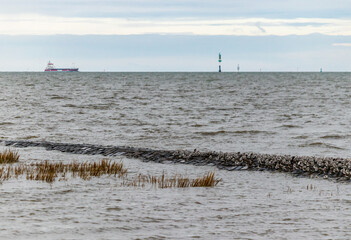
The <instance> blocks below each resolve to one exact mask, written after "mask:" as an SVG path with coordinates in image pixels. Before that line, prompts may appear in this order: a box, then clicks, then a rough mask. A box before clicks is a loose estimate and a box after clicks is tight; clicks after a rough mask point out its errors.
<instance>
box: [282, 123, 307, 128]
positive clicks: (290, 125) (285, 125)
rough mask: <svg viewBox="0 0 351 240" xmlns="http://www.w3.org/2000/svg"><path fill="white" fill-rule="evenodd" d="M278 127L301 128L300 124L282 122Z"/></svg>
mask: <svg viewBox="0 0 351 240" xmlns="http://www.w3.org/2000/svg"><path fill="white" fill-rule="evenodd" d="M280 127H282V128H302V126H298V125H294V124H283V125H281V126H280Z"/></svg>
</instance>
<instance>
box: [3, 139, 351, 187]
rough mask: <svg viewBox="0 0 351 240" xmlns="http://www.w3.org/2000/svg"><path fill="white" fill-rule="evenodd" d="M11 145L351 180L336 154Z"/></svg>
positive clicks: (349, 164) (350, 167)
mask: <svg viewBox="0 0 351 240" xmlns="http://www.w3.org/2000/svg"><path fill="white" fill-rule="evenodd" d="M1 142H3V143H4V144H5V146H8V147H17V148H24V147H43V148H45V149H46V150H47V151H53V150H56V151H60V152H66V153H72V154H84V155H103V156H106V157H108V156H118V155H122V156H126V157H128V158H135V159H140V160H142V161H144V162H150V161H152V162H156V163H164V164H167V163H181V164H192V165H195V166H206V165H207V166H215V167H217V168H218V169H222V170H228V171H243V170H249V171H276V172H285V173H291V174H292V175H294V176H304V177H315V178H324V179H329V178H332V179H335V180H337V181H350V179H351V159H347V158H336V157H335V158H334V157H313V156H292V155H276V154H258V153H250V152H244V153H241V152H236V153H234V152H214V151H212V152H199V151H197V150H196V149H195V150H194V151H188V150H155V149H149V148H135V147H128V146H102V145H93V144H71V143H55V142H46V141H23V140H1Z"/></svg>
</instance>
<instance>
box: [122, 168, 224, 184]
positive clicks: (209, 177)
mask: <svg viewBox="0 0 351 240" xmlns="http://www.w3.org/2000/svg"><path fill="white" fill-rule="evenodd" d="M220 181H221V180H220V179H217V178H215V172H214V171H213V172H208V173H206V174H205V175H203V176H202V177H198V178H196V179H190V178H189V177H183V176H182V175H175V176H172V177H167V176H166V175H165V174H164V173H163V174H162V175H161V176H153V175H143V174H139V175H138V176H137V177H136V178H134V180H133V181H131V182H123V184H122V185H124V186H133V187H144V186H145V185H146V184H150V185H152V186H154V187H158V188H188V187H215V186H217V184H218V183H219V182H220Z"/></svg>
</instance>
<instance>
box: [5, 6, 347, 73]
mask: <svg viewBox="0 0 351 240" xmlns="http://www.w3.org/2000/svg"><path fill="white" fill-rule="evenodd" d="M350 12H351V4H350V1H349V0H347V1H346V0H334V1H330V0H328V1H326V0H318V1H317V0H285V1H281V0H221V1H213V0H211V1H210V0H167V1H166V0H60V1H57V0H56V1H52V0H30V1H28V0H11V1H8V0H0V52H1V53H2V54H1V55H0V56H1V57H0V71H43V69H44V68H45V66H46V63H47V62H48V61H49V60H50V61H52V62H54V63H55V65H56V66H57V67H71V66H73V65H74V66H76V67H79V68H80V70H81V71H206V72H207V71H209V72H211V71H217V69H218V62H217V60H218V53H219V52H221V54H222V59H223V62H222V69H223V71H229V72H230V71H236V67H237V65H238V64H240V69H241V71H259V70H260V69H261V70H262V71H319V69H320V68H323V70H324V71H351V64H350V62H351V61H350V60H351V16H350Z"/></svg>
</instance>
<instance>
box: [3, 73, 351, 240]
mask: <svg viewBox="0 0 351 240" xmlns="http://www.w3.org/2000/svg"><path fill="white" fill-rule="evenodd" d="M0 84H1V94H0V111H1V115H0V116H1V117H0V126H1V132H0V138H1V139H2V140H7V139H8V140H19V139H22V140H31V141H52V142H66V143H90V144H100V145H114V146H122V145H123V146H132V147H148V148H152V149H188V150H193V149H197V150H200V151H224V152H238V151H240V152H256V153H275V154H291V155H308V156H338V157H345V158H348V157H350V156H351V148H350V143H351V127H350V123H351V120H350V119H351V114H350V111H349V109H350V106H351V104H350V101H351V100H350V99H351V98H350V97H351V73H0ZM1 149H5V147H4V146H2V147H1ZM16 150H18V151H19V154H20V162H21V163H31V162H37V161H42V160H48V161H52V162H70V161H72V160H76V161H95V160H99V159H101V158H103V156H99V155H95V156H85V155H73V154H68V153H60V152H55V151H53V152H49V151H45V150H44V149H41V148H23V149H22V148H21V149H16ZM110 159H111V160H113V161H118V162H119V161H123V163H124V165H125V166H126V167H127V168H128V169H129V170H130V174H132V175H133V174H138V173H143V174H154V175H161V174H162V173H166V174H169V175H172V174H183V175H187V176H189V177H197V176H201V175H203V174H204V173H206V172H208V171H212V170H214V168H213V167H211V166H203V167H199V166H190V165H173V164H157V163H143V162H141V161H140V160H138V159H127V158H124V157H123V156H115V157H110ZM215 171H216V176H217V177H219V178H221V179H222V181H221V182H220V184H219V185H218V186H216V187H214V188H187V189H155V188H153V187H150V186H149V187H145V188H134V187H125V186H121V185H120V183H119V182H118V180H117V179H116V178H114V177H108V176H106V177H101V178H93V179H91V180H89V181H84V180H81V179H68V180H67V181H56V182H54V183H52V184H48V183H42V182H34V181H29V180H26V179H25V178H19V179H11V180H9V181H4V182H3V183H2V184H1V185H0V192H1V196H0V216H1V218H0V226H1V227H0V238H2V239H87V238H88V239H191V238H201V239H213V238H218V239H274V238H276V239H296V238H298V239H299V238H307V239H331V238H332V239H349V238H350V235H351V234H350V232H351V226H350V224H348V220H349V219H351V212H350V206H351V205H350V203H351V187H350V186H351V185H350V184H348V183H336V182H334V181H331V180H323V179H309V178H295V177H293V176H292V175H290V174H284V173H272V172H252V171H241V172H235V171H234V172H229V171H225V170H218V169H216V170H215Z"/></svg>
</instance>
